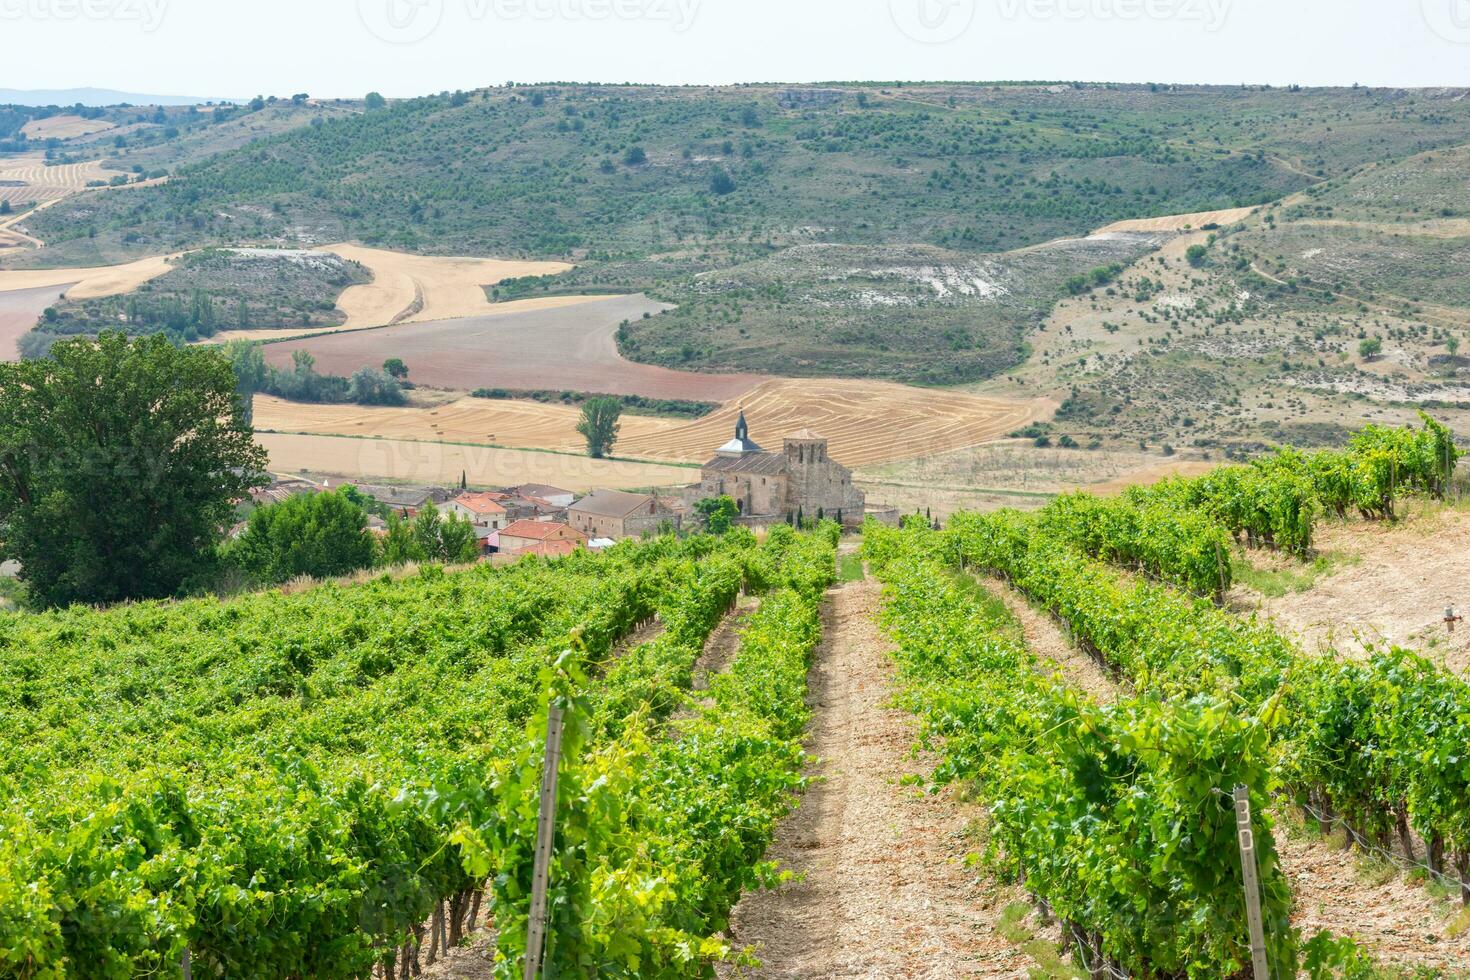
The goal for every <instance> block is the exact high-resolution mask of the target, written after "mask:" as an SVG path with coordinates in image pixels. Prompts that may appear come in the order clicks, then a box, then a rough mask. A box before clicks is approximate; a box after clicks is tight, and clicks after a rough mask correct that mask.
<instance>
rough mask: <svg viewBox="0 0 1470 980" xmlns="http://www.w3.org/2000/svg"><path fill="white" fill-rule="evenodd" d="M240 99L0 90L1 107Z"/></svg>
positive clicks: (97, 90)
mask: <svg viewBox="0 0 1470 980" xmlns="http://www.w3.org/2000/svg"><path fill="white" fill-rule="evenodd" d="M238 101H241V100H239V99H220V98H214V99H206V98H201V97H195V96H192V95H139V94H137V93H136V92H119V91H117V90H116V89H110V88H59V89H56V88H51V89H16V88H0V105H29V106H48V105H54V106H68V105H76V104H77V103H78V102H80V103H81V104H82V105H85V106H106V105H119V104H121V103H124V102H126V103H129V104H131V105H203V104H204V103H206V102H238Z"/></svg>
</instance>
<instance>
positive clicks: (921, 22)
mask: <svg viewBox="0 0 1470 980" xmlns="http://www.w3.org/2000/svg"><path fill="white" fill-rule="evenodd" d="M0 43H3V48H0V50H3V51H4V55H3V58H0V88H70V87H78V86H98V87H107V88H116V89H124V90H127V91H132V92H144V93H150V94H188V95H203V96H225V97H241V96H250V95H254V94H257V93H262V94H267V95H271V94H275V95H289V94H291V93H293V92H309V93H311V94H312V95H317V96H360V95H361V94H362V93H364V92H366V91H368V90H369V89H377V90H379V91H382V92H383V93H384V94H386V95H390V96H406V95H418V94H423V93H428V92H436V91H440V90H443V89H454V88H471V87H475V86H480V85H486V84H493V83H501V82H504V81H507V80H515V81H522V82H524V81H609V82H618V81H643V82H664V83H723V82H740V81H793V82H802V81H818V80H848V79H882V80H896V79H906V80H918V79H966V80H972V79H978V80H992V79H1063V80H1073V79H1081V80H1089V81H1176V82H1215V83H1238V82H1252V83H1256V82H1268V83H1272V84H1278V85H1284V84H1289V83H1293V82H1295V83H1299V84H1303V85H1326V84H1332V85H1349V84H1352V83H1353V82H1360V83H1362V84H1364V85H1375V86H1378V85H1401V86H1419V85H1454V86H1462V85H1464V86H1470V0H847V2H835V0H820V2H819V0H249V2H246V0H0Z"/></svg>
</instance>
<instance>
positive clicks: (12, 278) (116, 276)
mask: <svg viewBox="0 0 1470 980" xmlns="http://www.w3.org/2000/svg"><path fill="white" fill-rule="evenodd" d="M176 257H177V256H166V255H157V256H154V257H152V258H147V259H139V260H138V261H136V262H128V263H126V264H125V265H103V266H93V267H90V268H80V269H0V294H3V293H6V292H9V291H11V290H14V289H25V290H29V289H38V288H40V287H43V286H60V285H64V284H68V283H75V284H76V285H74V286H72V287H71V288H70V289H68V290H66V297H67V298H68V299H96V298H98V297H99V296H116V295H117V294H119V293H128V292H132V291H133V290H134V289H137V288H138V287H139V286H141V285H143V283H145V282H147V281H148V280H150V279H154V278H156V277H158V276H161V275H163V274H164V273H165V272H167V271H168V270H169V268H170V266H169V260H170V259H171V258H176Z"/></svg>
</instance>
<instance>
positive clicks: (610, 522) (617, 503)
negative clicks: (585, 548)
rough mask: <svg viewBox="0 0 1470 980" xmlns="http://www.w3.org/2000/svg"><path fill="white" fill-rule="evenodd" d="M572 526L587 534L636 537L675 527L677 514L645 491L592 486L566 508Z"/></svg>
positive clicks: (619, 538) (617, 539)
mask: <svg viewBox="0 0 1470 980" xmlns="http://www.w3.org/2000/svg"><path fill="white" fill-rule="evenodd" d="M567 520H568V521H569V522H571V525H572V527H574V528H576V529H577V530H578V531H581V532H582V533H583V534H585V535H587V537H589V538H611V539H612V540H614V541H621V540H623V539H624V538H637V537H642V536H643V535H645V534H657V533H658V532H659V531H660V530H662V529H663V528H664V527H665V526H668V527H671V528H674V529H676V530H677V529H678V527H679V525H680V523H681V522H682V521H681V517H680V515H679V514H678V513H677V512H676V511H674V510H673V509H672V508H670V507H669V506H668V505H667V504H665V503H664V502H663V501H662V500H659V499H658V498H657V497H655V496H653V495H652V494H647V493H625V492H624V491H622V490H594V491H592V492H591V493H589V494H588V495H587V496H585V497H583V498H582V499H581V500H579V501H577V502H576V503H574V504H572V506H570V507H568V508H567Z"/></svg>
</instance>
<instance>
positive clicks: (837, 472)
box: [231, 411, 899, 563]
mask: <svg viewBox="0 0 1470 980" xmlns="http://www.w3.org/2000/svg"><path fill="white" fill-rule="evenodd" d="M344 485H345V486H350V487H352V488H354V489H355V490H356V492H357V493H358V494H360V495H361V496H362V497H364V498H366V499H368V500H370V501H372V502H373V503H374V504H375V505H377V509H378V511H379V513H370V514H369V515H368V518H367V522H368V530H369V531H370V532H372V533H373V534H375V535H379V536H386V535H387V533H388V522H387V520H386V519H385V517H384V516H382V515H383V513H385V512H386V513H393V514H396V515H397V516H398V517H401V518H403V519H404V520H411V519H413V518H415V517H417V516H418V515H419V514H420V513H421V512H423V511H425V510H428V509H433V510H435V511H437V512H439V513H440V514H442V515H445V516H448V515H451V514H452V515H454V516H455V517H457V518H461V519H463V520H467V521H469V522H470V524H471V525H472V526H473V527H474V529H475V535H476V541H477V542H478V545H479V553H480V556H481V558H483V559H485V560H489V561H493V562H497V563H502V562H510V561H515V560H517V559H520V558H524V557H526V556H529V555H539V556H541V557H543V558H554V557H560V556H564V555H568V554H571V553H572V552H574V551H576V550H577V549H579V548H586V549H589V550H592V551H600V550H602V549H605V548H609V547H611V546H613V545H615V544H617V543H618V542H619V541H624V540H627V539H630V538H631V539H638V538H645V537H650V536H652V535H656V534H668V533H675V534H677V533H680V532H683V531H686V530H687V531H696V530H705V529H707V528H706V525H707V520H706V518H705V515H704V514H703V513H701V511H700V506H699V505H700V503H701V502H702V501H715V500H718V499H720V498H728V499H729V500H730V502H731V505H732V506H733V507H734V514H733V515H731V517H730V521H731V523H733V524H736V525H740V526H744V527H750V528H760V527H768V526H770V525H773V524H789V525H793V526H798V527H799V526H803V525H805V524H807V523H808V522H813V521H822V520H827V519H830V520H832V521H835V522H836V523H837V524H839V525H841V526H842V527H843V528H844V529H846V530H852V529H856V528H859V527H861V526H862V524H863V522H864V521H865V520H868V519H873V520H878V521H880V522H883V523H885V524H897V522H898V516H899V515H898V512H897V511H896V510H894V509H892V508H887V507H882V506H877V505H869V504H868V502H867V499H866V495H865V494H864V493H863V491H862V490H861V489H859V488H858V487H856V486H855V485H854V484H853V479H852V471H851V470H850V469H849V468H848V467H846V466H843V465H842V464H841V463H840V462H838V461H837V460H834V459H832V458H831V457H830V456H829V455H828V449H827V439H826V438H824V437H823V436H821V435H819V434H818V433H816V432H813V431H812V430H810V429H807V428H802V429H800V430H798V431H797V432H795V433H792V434H790V435H788V436H786V437H785V438H784V439H783V440H782V447H781V451H779V452H774V451H769V450H766V449H764V448H762V447H761V446H759V445H758V444H756V443H755V442H754V441H753V440H752V439H751V438H750V427H749V424H748V423H747V422H746V419H745V413H744V412H743V411H742V412H740V414H739V417H738V419H737V421H736V423H735V430H734V433H733V435H732V438H731V439H730V441H729V442H726V443H725V444H723V445H721V446H720V447H718V448H717V449H715V450H713V454H712V456H711V457H710V459H709V460H708V461H706V462H705V463H704V464H703V466H701V468H700V480H699V482H698V483H694V484H691V485H689V486H686V487H682V488H669V489H656V488H655V489H649V490H648V491H646V492H635V491H628V490H613V489H594V490H592V491H591V492H589V493H586V494H583V495H578V494H576V493H574V492H573V491H571V490H567V489H564V488H562V487H557V486H551V485H549V484H544V483H523V484H520V485H517V486H509V487H502V488H498V489H490V490H476V489H471V488H470V487H469V486H468V481H467V479H463V478H462V479H461V486H459V487H457V488H449V487H443V486H409V485H404V486H397V485H385V484H381V483H367V482H354V481H341V482H338V483H333V482H332V480H331V479H330V478H327V479H323V480H322V482H320V483H318V482H316V481H315V480H312V479H308V478H306V477H304V476H295V477H290V476H287V477H278V478H277V479H275V480H273V481H272V482H271V483H270V484H268V485H266V486H264V487H261V488H259V489H257V490H255V491H253V492H252V494H251V503H252V505H253V506H268V505H270V504H276V503H281V502H283V501H285V500H288V499H290V498H291V497H295V496H298V495H301V494H313V493H322V492H327V491H331V490H334V489H338V488H340V487H341V486H344ZM247 525H248V522H246V521H241V522H240V523H239V524H237V525H236V526H235V528H234V529H233V530H232V532H231V536H232V537H236V536H238V535H240V534H243V533H244V531H245V528H246V527H247Z"/></svg>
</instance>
